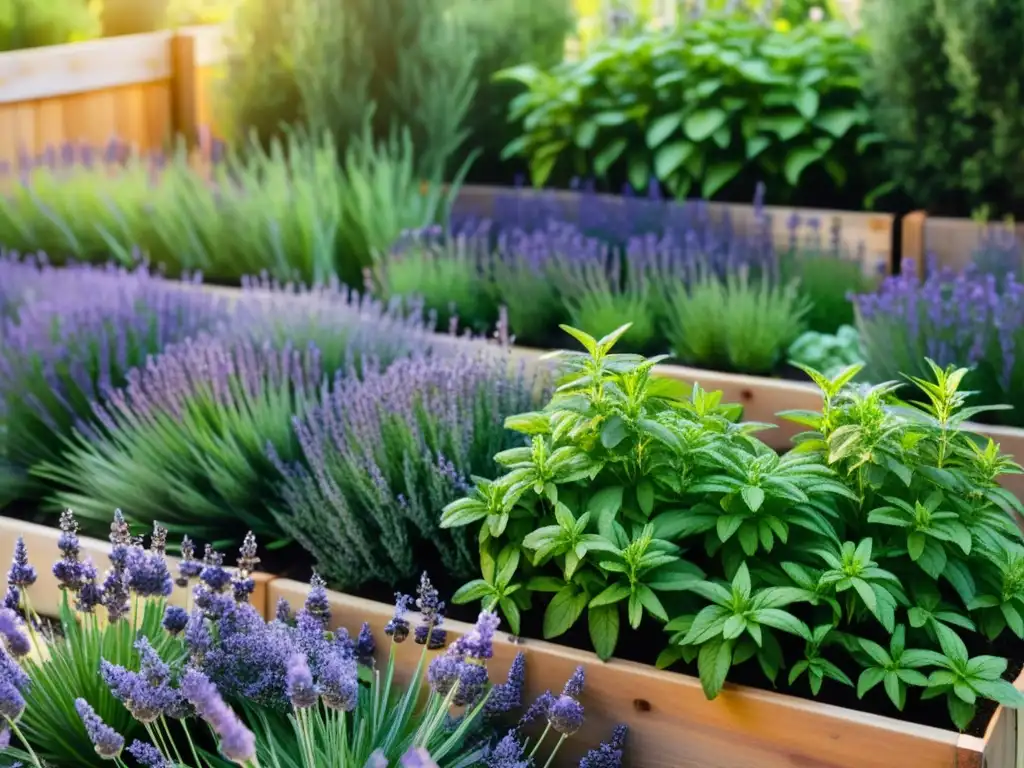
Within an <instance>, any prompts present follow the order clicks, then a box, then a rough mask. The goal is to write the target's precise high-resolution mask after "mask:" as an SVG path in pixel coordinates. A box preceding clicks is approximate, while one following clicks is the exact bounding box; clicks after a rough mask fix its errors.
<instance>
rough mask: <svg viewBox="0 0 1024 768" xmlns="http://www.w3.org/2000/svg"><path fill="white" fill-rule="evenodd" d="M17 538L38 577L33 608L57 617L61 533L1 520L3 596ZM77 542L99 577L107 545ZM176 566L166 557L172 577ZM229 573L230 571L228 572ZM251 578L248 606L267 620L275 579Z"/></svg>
mask: <svg viewBox="0 0 1024 768" xmlns="http://www.w3.org/2000/svg"><path fill="white" fill-rule="evenodd" d="M19 536H20V537H22V538H23V539H24V540H25V546H26V547H27V549H28V557H29V562H30V563H31V564H32V565H33V566H34V567H35V569H36V573H37V574H38V580H37V581H36V583H35V584H33V585H32V586H31V587H29V597H30V598H31V601H32V608H33V609H34V610H35V611H36V612H37V613H39V614H40V615H43V616H56V615H57V614H58V611H59V608H60V605H61V597H62V596H61V592H60V589H59V588H58V587H57V579H56V578H55V577H54V575H53V572H52V571H51V566H52V565H53V563H55V562H56V561H57V560H58V559H59V558H60V550H59V549H58V548H57V540H58V538H59V537H60V530H59V529H57V528H56V527H50V526H46V525H39V524H37V523H29V522H26V521H24V520H16V519H14V518H10V517H2V516H0V569H2V570H3V574H2V576H0V590H2V591H3V592H6V591H7V567H6V562H7V558H9V557H10V554H11V553H12V552H13V551H14V544H15V542H16V541H17V539H18V537H19ZM79 541H80V546H81V559H82V560H86V559H90V560H92V562H93V564H94V565H95V566H96V568H97V570H99V572H100V574H101V576H102V574H103V572H104V570H105V569H106V567H107V565H108V561H107V558H108V557H109V555H110V549H111V546H110V543H109V542H107V541H102V540H100V539H93V538H90V537H88V536H80V537H79ZM178 562H179V560H178V558H176V557H173V556H170V555H169V556H168V557H167V565H168V567H169V568H170V569H171V574H172V576H173V575H174V574H175V573H176V569H177V565H178ZM228 570H233V569H231V568H229V569H228ZM252 578H253V581H254V582H255V583H256V588H255V590H254V591H253V594H252V597H251V599H250V603H251V604H252V606H253V607H254V608H256V610H258V611H259V612H260V614H261V615H262V616H264V617H265V618H266V617H267V616H268V614H267V608H268V605H269V603H268V594H269V585H270V583H271V581H273V579H274V576H273V575H272V574H269V573H262V572H259V573H254V574H253V575H252ZM170 603H171V605H178V606H182V607H184V606H185V605H186V591H185V590H182V589H177V588H176V589H175V590H174V593H173V594H172V596H171V599H170ZM271 608H272V606H271ZM270 615H272V614H270Z"/></svg>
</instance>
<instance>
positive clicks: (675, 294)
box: [663, 265, 810, 373]
mask: <svg viewBox="0 0 1024 768" xmlns="http://www.w3.org/2000/svg"><path fill="white" fill-rule="evenodd" d="M663 305H664V309H663V312H664V315H665V321H664V327H665V334H666V336H667V337H668V339H669V342H670V343H671V345H672V351H673V352H674V354H675V355H676V356H677V357H679V358H680V359H681V360H683V361H684V362H687V363H696V364H698V365H701V366H704V367H708V368H716V367H721V368H725V369H727V370H734V371H742V372H744V373H770V372H771V371H772V370H773V369H774V368H775V366H776V365H777V364H778V362H779V361H780V360H781V358H782V355H783V353H784V351H785V350H786V348H787V347H788V346H789V345H790V344H791V343H792V342H793V341H794V340H795V339H796V338H797V337H798V336H799V335H800V333H801V331H802V330H803V328H804V316H805V315H806V314H807V311H808V309H809V308H810V302H809V301H808V300H807V299H806V298H805V297H804V296H802V295H801V293H800V286H799V284H798V283H796V282H790V283H780V282H778V281H776V280H774V279H772V278H771V277H769V276H764V277H755V276H752V275H751V272H750V270H749V268H747V267H741V268H740V269H739V270H737V271H734V272H729V273H727V274H726V275H725V277H724V278H723V277H720V276H719V275H717V274H716V273H715V272H714V271H712V270H711V269H708V268H705V267H702V266H699V265H698V267H697V268H696V269H694V270H693V271H692V274H691V277H690V279H689V280H688V281H677V282H672V283H669V284H667V285H666V286H665V288H664V299H663Z"/></svg>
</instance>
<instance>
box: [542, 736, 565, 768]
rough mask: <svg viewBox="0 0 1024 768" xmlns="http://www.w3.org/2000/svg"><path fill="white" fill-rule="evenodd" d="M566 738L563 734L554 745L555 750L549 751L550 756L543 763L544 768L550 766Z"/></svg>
mask: <svg viewBox="0 0 1024 768" xmlns="http://www.w3.org/2000/svg"><path fill="white" fill-rule="evenodd" d="M568 738H569V737H568V736H566V735H565V734H564V733H563V734H562V737H561V738H560V739H559V740H558V743H557V744H555V748H554V749H552V750H551V755H550V756H549V757H548V761H547V762H546V763H544V768H548V767H549V766H550V765H551V761H552V760H554V759H555V755H557V754H558V750H559V748H560V747H561V746H562V742H564V741H565V740H566V739H568Z"/></svg>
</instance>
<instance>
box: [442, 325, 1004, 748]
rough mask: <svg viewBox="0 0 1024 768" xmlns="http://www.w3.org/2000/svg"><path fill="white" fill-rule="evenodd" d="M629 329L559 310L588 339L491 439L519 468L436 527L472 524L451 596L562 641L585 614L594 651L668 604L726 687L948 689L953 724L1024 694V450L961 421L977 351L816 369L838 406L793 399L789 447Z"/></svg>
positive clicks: (670, 660) (670, 658) (900, 699)
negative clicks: (961, 356)
mask: <svg viewBox="0 0 1024 768" xmlns="http://www.w3.org/2000/svg"><path fill="white" fill-rule="evenodd" d="M627 329H628V327H627V326H624V327H622V328H619V329H618V330H616V331H615V332H613V333H611V334H609V335H608V336H606V337H604V338H602V339H595V338H593V337H591V336H589V335H587V334H585V333H582V332H580V331H578V330H576V329H572V328H565V330H566V331H567V332H568V333H569V334H570V335H572V336H573V337H574V338H576V339H577V340H578V341H579V342H580V343H581V344H582V345H583V347H584V349H585V352H574V353H559V355H558V356H559V357H561V358H562V361H563V364H564V368H565V371H564V376H563V377H562V378H561V379H560V381H559V386H558V387H557V388H556V390H555V393H554V395H553V397H552V399H551V401H550V402H549V403H548V404H547V406H546V407H545V408H544V409H543V410H540V411H536V412H530V413H525V414H519V415H516V416H511V417H509V418H508V419H507V420H506V427H507V428H509V429H512V430H515V431H517V432H519V433H520V434H522V435H523V440H524V444H523V445H522V446H519V447H515V448H512V449H510V450H507V451H504V452H502V453H499V454H498V455H497V456H496V459H497V462H498V463H499V465H501V466H502V467H503V468H504V470H505V474H504V475H502V476H501V477H498V478H497V479H495V480H490V481H488V480H479V479H477V480H475V481H474V483H475V484H474V487H473V488H472V489H470V491H469V493H468V495H467V496H466V497H465V498H463V499H459V500H457V501H455V502H453V503H452V504H449V505H448V506H447V507H446V508H445V510H444V512H443V515H442V521H441V525H442V527H457V526H464V525H471V524H472V525H476V526H477V528H478V535H477V542H478V544H479V553H480V570H481V578H480V579H476V580H474V581H472V582H470V583H469V584H467V585H466V586H465V587H463V588H462V589H461V590H459V592H458V593H457V594H456V596H455V601H456V602H471V601H476V600H480V601H482V602H483V605H484V608H485V609H496V610H500V611H501V612H502V613H504V615H505V617H506V618H507V620H508V622H509V625H510V627H511V628H512V631H513V632H518V631H519V630H520V628H521V623H522V622H523V620H524V615H525V614H529V613H531V612H533V611H538V612H539V611H543V634H544V636H545V637H546V638H555V637H559V636H561V635H564V634H565V633H566V632H568V631H569V630H570V629H571V628H573V627H575V626H576V625H577V623H578V622H580V621H585V623H586V626H587V628H588V630H589V635H590V640H591V642H592V644H593V646H594V648H595V650H596V651H597V653H598V655H599V656H600V657H601V658H608V657H610V656H611V655H612V654H613V653H614V652H615V649H616V646H617V644H618V641H619V638H620V636H622V635H623V634H624V633H626V632H628V631H629V630H630V629H636V628H638V627H641V626H642V625H644V624H645V623H649V624H653V625H659V624H660V625H663V628H664V630H665V632H666V633H667V636H668V644H667V647H666V648H665V649H664V650H663V651H662V652H661V654H660V656H659V657H658V660H657V663H658V665H659V666H661V667H669V666H673V665H676V664H689V665H695V666H696V672H697V674H698V675H699V677H700V681H701V684H702V686H703V688H704V691H705V693H706V695H707V696H708V697H709V698H714V697H715V696H716V695H717V694H718V693H719V691H720V690H721V689H722V687H723V685H724V684H725V682H726V680H727V679H728V677H729V675H730V673H731V670H732V668H733V667H736V666H738V665H741V664H744V663H747V662H751V661H756V663H757V665H758V667H759V668H760V669H761V671H762V673H763V674H764V675H765V677H766V678H767V679H768V680H769V681H770V682H771V683H772V684H773V685H776V686H779V687H782V686H787V685H788V686H790V687H792V686H794V685H802V681H803V680H806V681H807V685H808V686H809V688H810V691H811V694H812V695H818V694H819V693H820V691H821V690H822V688H823V687H824V685H825V684H826V681H830V684H839V685H846V686H849V687H851V688H856V690H857V692H858V695H859V696H862V697H863V696H865V695H866V694H867V693H868V692H869V691H871V690H872V689H873V688H875V687H876V686H879V685H881V686H883V687H884V689H885V691H886V693H887V696H888V698H889V700H890V701H891V702H892V704H893V706H894V707H895V708H896V709H897V710H902V709H904V708H905V707H906V706H907V702H908V700H909V699H912V698H913V697H915V696H918V695H919V697H920V698H931V697H938V696H945V697H946V700H947V702H948V708H949V713H950V717H951V718H952V720H953V723H954V724H955V725H956V726H957V727H958V728H960V729H967V728H968V727H969V726H970V724H971V720H972V718H973V717H974V714H975V711H976V710H975V707H976V702H977V700H978V699H979V698H990V699H994V700H996V701H998V702H1000V703H1002V704H1005V705H1008V706H1020V705H1024V694H1021V693H1020V692H1018V691H1016V689H1014V688H1013V686H1012V685H1011V684H1010V683H1009V682H1008V681H1006V680H1004V679H1003V675H1005V674H1006V671H1007V669H1008V668H1009V665H1008V662H1007V661H1006V660H1005V659H1001V658H999V657H998V656H997V655H996V652H995V646H994V645H993V643H995V642H1001V641H1000V638H1001V637H1002V636H1003V634H1004V633H1007V632H1008V633H1009V635H1015V636H1016V637H1020V636H1021V630H1022V629H1024V627H1022V626H1021V624H1022V623H1024V603H1022V597H1024V536H1022V533H1021V530H1020V529H1019V528H1018V527H1017V525H1016V524H1015V521H1014V516H1016V515H1018V514H1019V513H1020V511H1021V504H1020V502H1019V501H1018V500H1017V499H1016V498H1015V497H1014V496H1013V495H1012V494H1008V493H1006V492H1005V491H1004V490H1003V489H1001V488H1000V487H999V485H998V481H999V478H1000V476H1001V475H1003V474H1006V473H1011V472H1020V471H1021V469H1020V467H1018V466H1017V465H1016V464H1014V463H1013V462H1012V461H1011V460H1010V459H1009V458H1008V457H1005V456H1003V455H1001V454H1000V452H999V449H998V446H995V445H994V444H993V443H991V442H990V441H989V442H985V441H980V440H979V439H978V438H976V437H974V436H972V435H970V434H969V433H968V432H967V431H965V424H966V420H967V418H969V417H970V416H972V415H974V414H976V413H978V412H979V411H977V410H976V409H972V407H971V406H970V405H968V404H967V403H968V395H969V393H965V392H963V391H961V389H960V385H961V383H962V381H963V379H964V375H963V373H962V372H960V371H956V370H952V369H940V368H938V367H937V366H934V365H931V367H930V370H931V371H932V373H933V379H932V380H923V379H922V380H914V381H912V385H913V386H914V387H916V388H917V390H918V391H920V392H923V393H924V395H925V399H924V401H923V402H922V403H913V402H906V401H904V400H902V399H900V397H899V394H900V393H901V386H902V385H901V384H900V383H898V382H882V383H880V384H877V385H875V386H872V387H866V388H864V387H858V386H857V385H855V384H854V383H853V380H854V378H855V376H856V375H857V373H858V371H859V367H858V366H851V367H849V368H847V369H845V370H843V371H841V372H840V373H838V374H837V375H836V376H835V377H832V378H828V377H825V376H823V375H821V374H820V373H818V372H816V371H813V370H808V373H809V375H810V376H811V377H812V379H813V380H814V381H816V382H817V383H818V385H819V387H820V388H821V390H822V408H821V410H820V411H803V412H790V413H787V414H785V416H786V417H787V418H789V419H791V420H793V421H796V422H797V423H800V424H803V425H804V426H806V427H808V431H806V432H804V433H803V434H801V435H799V436H798V437H797V438H796V441H795V447H794V450H792V451H790V452H788V453H786V454H784V455H781V456H780V455H779V454H778V453H776V452H775V451H774V450H772V449H771V448H769V447H768V446H767V445H765V444H764V443H763V442H762V441H761V440H759V439H758V437H757V432H758V431H760V430H762V429H764V428H765V426H766V425H763V424H746V423H742V422H740V421H739V416H740V412H739V408H738V407H737V406H732V405H726V404H723V403H722V402H721V395H720V393H709V392H706V391H705V390H703V389H701V388H700V387H699V386H698V385H694V386H693V387H692V388H687V387H685V386H684V385H682V384H681V383H679V382H675V381H668V380H664V379H659V378H657V375H656V370H655V365H656V364H657V363H658V362H659V360H660V358H652V359H645V358H643V357H640V356H638V355H625V354H617V353H614V352H613V351H612V350H613V346H614V345H615V342H616V341H617V340H618V339H619V338H620V337H621V336H622V335H623V334H624V333H625V332H626V330H627ZM1015 641H1016V638H1015ZM1018 647H1019V646H1018ZM855 680H856V683H855V682H854V681H855Z"/></svg>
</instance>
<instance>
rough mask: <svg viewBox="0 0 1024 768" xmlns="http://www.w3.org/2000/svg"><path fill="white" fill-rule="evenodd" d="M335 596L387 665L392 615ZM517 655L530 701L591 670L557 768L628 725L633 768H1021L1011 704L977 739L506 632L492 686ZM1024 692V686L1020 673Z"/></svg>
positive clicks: (299, 596)
mask: <svg viewBox="0 0 1024 768" xmlns="http://www.w3.org/2000/svg"><path fill="white" fill-rule="evenodd" d="M308 589H309V588H308V586H307V585H305V584H302V583H299V582H296V581H290V580H288V579H275V580H273V581H271V582H270V585H269V590H268V598H269V600H270V603H271V604H275V603H276V602H277V600H278V598H284V599H286V600H287V601H288V602H289V603H291V605H292V606H293V607H296V606H299V605H301V604H302V603H303V601H304V600H305V598H306V593H307V592H308ZM328 595H329V598H330V604H331V610H332V622H333V624H334V625H335V626H344V627H346V628H347V629H348V630H349V632H350V633H356V632H358V631H359V627H360V626H361V624H362V622H364V621H366V622H369V624H370V626H371V627H372V628H373V630H374V634H375V636H376V637H377V640H378V649H379V655H380V661H382V662H384V661H386V658H387V657H386V655H385V654H386V653H387V648H388V645H389V643H387V642H386V637H385V635H384V625H385V624H386V623H387V622H388V620H389V619H390V618H391V616H392V611H393V607H392V606H390V605H384V604H382V603H376V602H373V601H371V600H364V599H362V598H357V597H351V596H349V595H345V594H341V593H339V592H329V593H328ZM410 620H412V621H415V618H414V617H413V618H412V619H410ZM445 627H446V629H447V630H448V632H449V633H450V635H449V636H450V638H451V637H453V636H458V635H461V634H464V633H466V632H467V631H469V629H470V626H469V625H467V624H463V623H460V622H447V621H446V622H445ZM520 650H523V651H525V652H526V678H527V685H526V698H527V700H532V698H533V697H536V696H538V695H539V694H541V693H543V692H544V691H545V690H547V689H553V690H555V691H556V692H557V688H559V687H560V686H561V685H562V684H563V682H564V681H565V680H566V679H567V678H568V677H569V675H571V674H572V672H573V670H574V669H575V668H576V666H577V665H580V664H582V665H584V666H585V667H586V673H587V675H586V677H587V680H586V686H585V688H584V693H583V696H582V699H581V700H582V702H583V704H584V706H585V707H586V723H585V725H584V726H583V729H582V730H581V731H580V732H579V733H577V734H576V735H575V736H573V737H572V738H571V739H569V740H568V741H567V742H566V744H565V746H564V748H563V751H562V752H560V753H559V754H560V758H561V759H560V760H559V761H558V763H559V765H561V766H570V765H572V766H575V765H576V764H577V761H578V758H579V756H580V755H582V754H583V753H584V752H586V750H587V749H590V748H593V747H594V746H596V745H597V744H598V743H599V742H600V741H602V740H604V739H607V738H608V736H609V735H610V733H611V730H612V728H613V727H614V726H615V725H616V724H618V723H625V724H627V725H628V726H629V729H630V732H629V738H628V740H627V745H628V748H627V759H626V764H627V765H629V766H633V768H684V767H685V768H739V767H740V766H742V767H744V768H794V767H795V766H801V767H802V768H891V767H892V766H908V768H910V767H911V766H912V767H913V768H954V767H955V768H1019V765H1020V764H1019V763H1018V762H1015V760H1016V759H1017V756H1018V753H1019V750H1020V749H1021V748H1022V746H1024V718H1021V716H1020V714H1019V713H1018V712H1014V711H1012V710H1006V709H1003V708H1000V709H999V710H998V711H997V712H996V714H995V715H994V716H993V718H992V721H991V723H990V724H989V727H988V730H987V732H986V734H985V736H984V738H975V737H971V736H962V735H960V734H958V733H955V732H953V731H945V730H942V729H939V728H932V727H928V726H921V725H913V724H909V723H904V722H901V721H899V720H895V719H893V718H888V717H881V716H878V715H869V714H864V713H862V712H854V711H851V710H847V709H843V708H841V707H834V706H830V705H827V704H818V703H816V702H814V701H810V700H806V699H799V698H795V697H793V696H787V695H783V694H779V693H772V692H769V691H761V690H757V689H753V688H746V687H742V686H734V685H728V684H727V685H726V687H725V689H724V690H723V691H722V693H721V695H720V696H719V697H718V698H717V699H715V700H714V701H708V700H707V699H706V698H705V697H704V693H703V691H702V689H701V686H700V682H699V681H698V680H697V679H696V678H693V677H690V676H688V675H681V674H677V673H674V672H663V671H659V670H657V669H655V668H654V667H651V666H647V665H644V664H636V663H633V662H627V661H618V660H614V659H613V660H612V661H609V662H601V661H599V660H598V658H597V657H596V656H595V655H594V654H592V653H588V652H585V651H578V650H575V649H572V648H567V647H565V646H560V645H555V644H553V643H548V642H543V641H538V640H518V641H517V640H515V639H513V638H510V637H508V636H507V635H500V636H499V637H498V638H497V640H496V642H495V646H494V659H493V661H492V662H491V663H490V669H491V679H492V680H495V681H497V680H499V679H500V677H501V676H503V675H504V674H505V672H506V671H507V669H508V666H509V664H510V663H511V662H512V659H513V658H514V657H515V655H516V654H517V653H518V652H519V651H520ZM421 651H422V647H421V646H418V645H415V644H413V643H412V642H406V643H405V644H403V645H401V646H399V651H398V654H397V665H398V668H399V670H400V671H401V675H402V676H403V677H404V678H405V679H408V677H409V676H410V675H411V674H412V673H413V671H414V670H415V667H416V664H417V662H418V661H419V655H420V653H421ZM1017 686H1018V687H1019V688H1022V689H1024V674H1022V675H1021V677H1020V678H1018V680H1017Z"/></svg>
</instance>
